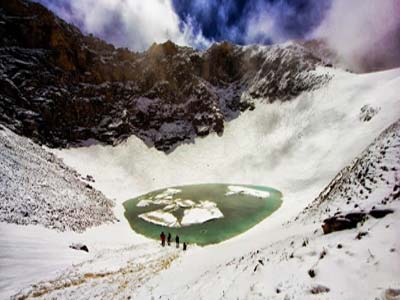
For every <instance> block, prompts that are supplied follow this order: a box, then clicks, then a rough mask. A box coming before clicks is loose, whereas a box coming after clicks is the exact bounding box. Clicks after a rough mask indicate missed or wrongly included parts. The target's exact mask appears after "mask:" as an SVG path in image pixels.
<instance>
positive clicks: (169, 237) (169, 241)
mask: <svg viewBox="0 0 400 300" xmlns="http://www.w3.org/2000/svg"><path fill="white" fill-rule="evenodd" d="M171 239H172V236H171V233H170V232H168V236H167V243H168V246H171Z"/></svg>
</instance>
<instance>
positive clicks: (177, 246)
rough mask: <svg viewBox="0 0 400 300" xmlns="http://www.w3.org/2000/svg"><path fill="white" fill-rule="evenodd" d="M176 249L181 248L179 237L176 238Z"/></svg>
mask: <svg viewBox="0 0 400 300" xmlns="http://www.w3.org/2000/svg"><path fill="white" fill-rule="evenodd" d="M175 242H176V248H179V236H178V235H177V236H176V238H175Z"/></svg>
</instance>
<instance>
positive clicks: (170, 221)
mask: <svg viewBox="0 0 400 300" xmlns="http://www.w3.org/2000/svg"><path fill="white" fill-rule="evenodd" d="M139 218H141V219H143V220H145V221H146V222H150V223H153V224H157V225H161V226H167V227H181V225H180V224H179V221H178V219H177V218H176V217H175V216H174V215H173V214H171V213H170V212H166V211H164V210H162V209H158V210H154V211H151V212H147V213H143V214H140V215H139Z"/></svg>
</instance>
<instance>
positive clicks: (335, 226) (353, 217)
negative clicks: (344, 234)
mask: <svg viewBox="0 0 400 300" xmlns="http://www.w3.org/2000/svg"><path fill="white" fill-rule="evenodd" d="M365 216H366V214H365V213H364V212H352V213H348V214H346V215H336V216H333V217H330V218H327V219H325V220H324V223H323V224H322V230H323V231H324V234H328V233H331V232H334V231H340V230H345V229H352V228H356V227H357V224H358V223H359V222H361V221H363V220H364V219H365Z"/></svg>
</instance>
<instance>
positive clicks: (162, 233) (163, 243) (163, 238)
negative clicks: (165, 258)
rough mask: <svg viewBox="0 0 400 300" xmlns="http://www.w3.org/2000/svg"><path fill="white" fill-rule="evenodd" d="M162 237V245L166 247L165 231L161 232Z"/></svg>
mask: <svg viewBox="0 0 400 300" xmlns="http://www.w3.org/2000/svg"><path fill="white" fill-rule="evenodd" d="M160 239H161V245H162V246H163V247H164V246H165V234H164V231H163V232H161V234H160Z"/></svg>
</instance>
